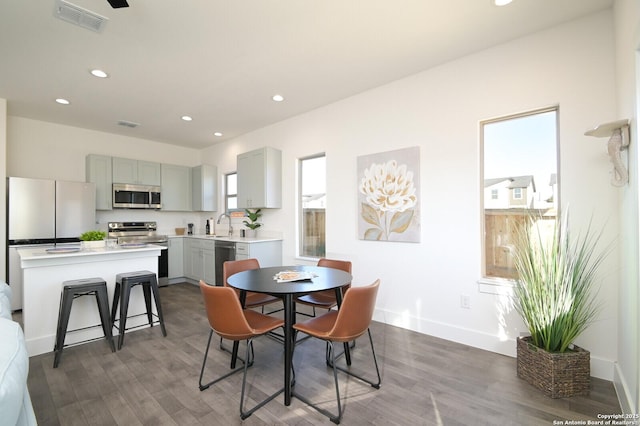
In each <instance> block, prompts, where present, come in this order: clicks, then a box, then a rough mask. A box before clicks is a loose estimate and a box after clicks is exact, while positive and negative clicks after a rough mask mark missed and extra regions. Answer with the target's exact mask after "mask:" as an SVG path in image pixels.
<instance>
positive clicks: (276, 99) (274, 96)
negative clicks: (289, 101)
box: [271, 95, 284, 102]
mask: <svg viewBox="0 0 640 426" xmlns="http://www.w3.org/2000/svg"><path fill="white" fill-rule="evenodd" d="M271 99H273V100H274V101H276V102H282V101H284V96H282V95H273V97H272V98H271Z"/></svg>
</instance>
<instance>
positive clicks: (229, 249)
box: [215, 240, 236, 286]
mask: <svg viewBox="0 0 640 426" xmlns="http://www.w3.org/2000/svg"><path fill="white" fill-rule="evenodd" d="M215 254H216V255H215V256H216V285H220V286H221V285H223V284H224V283H223V282H222V264H223V263H224V262H226V261H227V260H236V243H234V242H232V241H224V240H216V247H215Z"/></svg>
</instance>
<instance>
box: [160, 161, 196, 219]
mask: <svg viewBox="0 0 640 426" xmlns="http://www.w3.org/2000/svg"><path fill="white" fill-rule="evenodd" d="M161 169H162V174H161V176H162V179H161V185H160V186H161V187H162V210H171V211H187V212H189V211H191V167H187V166H176V165H173V164H162V167H161Z"/></svg>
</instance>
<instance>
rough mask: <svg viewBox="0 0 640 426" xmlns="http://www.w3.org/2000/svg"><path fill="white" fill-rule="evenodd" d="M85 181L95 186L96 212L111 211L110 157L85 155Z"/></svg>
mask: <svg viewBox="0 0 640 426" xmlns="http://www.w3.org/2000/svg"><path fill="white" fill-rule="evenodd" d="M85 163H86V164H85V174H86V181H87V182H93V183H95V184H96V210H111V208H112V204H113V198H112V190H111V184H112V182H113V180H112V168H111V157H109V156H106V155H95V154H91V155H87V157H86V159H85Z"/></svg>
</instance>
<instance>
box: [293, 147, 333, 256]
mask: <svg viewBox="0 0 640 426" xmlns="http://www.w3.org/2000/svg"><path fill="white" fill-rule="evenodd" d="M299 178H300V182H299V191H300V192H299V194H298V195H299V214H300V217H299V223H300V231H299V241H300V245H299V255H300V256H302V257H314V258H320V257H324V255H325V207H326V196H327V194H326V161H325V155H324V154H320V155H316V156H313V157H307V158H302V159H300V161H299Z"/></svg>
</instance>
